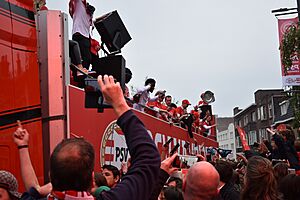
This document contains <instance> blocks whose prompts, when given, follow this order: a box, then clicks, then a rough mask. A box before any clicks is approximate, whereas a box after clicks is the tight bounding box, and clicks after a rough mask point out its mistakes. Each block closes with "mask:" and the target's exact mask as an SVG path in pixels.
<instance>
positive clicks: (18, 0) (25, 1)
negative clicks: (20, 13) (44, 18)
mask: <svg viewBox="0 0 300 200" xmlns="http://www.w3.org/2000/svg"><path fill="white" fill-rule="evenodd" d="M9 2H10V3H12V4H14V5H17V6H19V7H22V8H25V9H26V10H30V11H33V0H9Z"/></svg>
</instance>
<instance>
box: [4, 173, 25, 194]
mask: <svg viewBox="0 0 300 200" xmlns="http://www.w3.org/2000/svg"><path fill="white" fill-rule="evenodd" d="M20 198H21V194H20V193H19V192H18V181H17V179H16V177H15V176H14V175H13V174H12V173H10V172H8V171H5V170H0V199H1V200H6V199H8V200H17V199H20Z"/></svg>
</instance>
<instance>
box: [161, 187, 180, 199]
mask: <svg viewBox="0 0 300 200" xmlns="http://www.w3.org/2000/svg"><path fill="white" fill-rule="evenodd" d="M163 195H164V199H165V200H183V195H182V191H181V190H180V189H178V188H177V187H174V186H168V187H166V188H164V189H163Z"/></svg>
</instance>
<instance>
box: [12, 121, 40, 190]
mask: <svg viewBox="0 0 300 200" xmlns="http://www.w3.org/2000/svg"><path fill="white" fill-rule="evenodd" d="M13 138H14V142H15V143H16V145H17V147H18V149H19V157H20V164H21V175H22V179H23V182H24V185H25V188H26V190H27V191H28V190H29V189H30V188H31V187H35V188H36V187H38V186H39V182H38V180H37V177H36V175H35V172H34V169H33V166H32V164H31V160H30V155H29V151H28V142H29V133H28V132H27V130H26V129H24V128H23V126H22V125H21V122H20V121H18V128H17V130H16V131H15V132H14V135H13Z"/></svg>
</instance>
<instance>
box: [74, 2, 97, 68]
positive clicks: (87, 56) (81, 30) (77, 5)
mask: <svg viewBox="0 0 300 200" xmlns="http://www.w3.org/2000/svg"><path fill="white" fill-rule="evenodd" d="M94 11H95V8H94V7H93V6H91V5H90V4H88V3H87V2H86V0H70V2H69V13H70V15H71V17H72V19H73V28H72V40H74V41H76V42H78V44H79V47H80V53H81V56H82V65H83V67H84V68H85V69H87V70H88V69H89V66H90V64H91V60H92V55H91V51H90V48H91V43H90V27H91V26H92V18H93V13H94Z"/></svg>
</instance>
